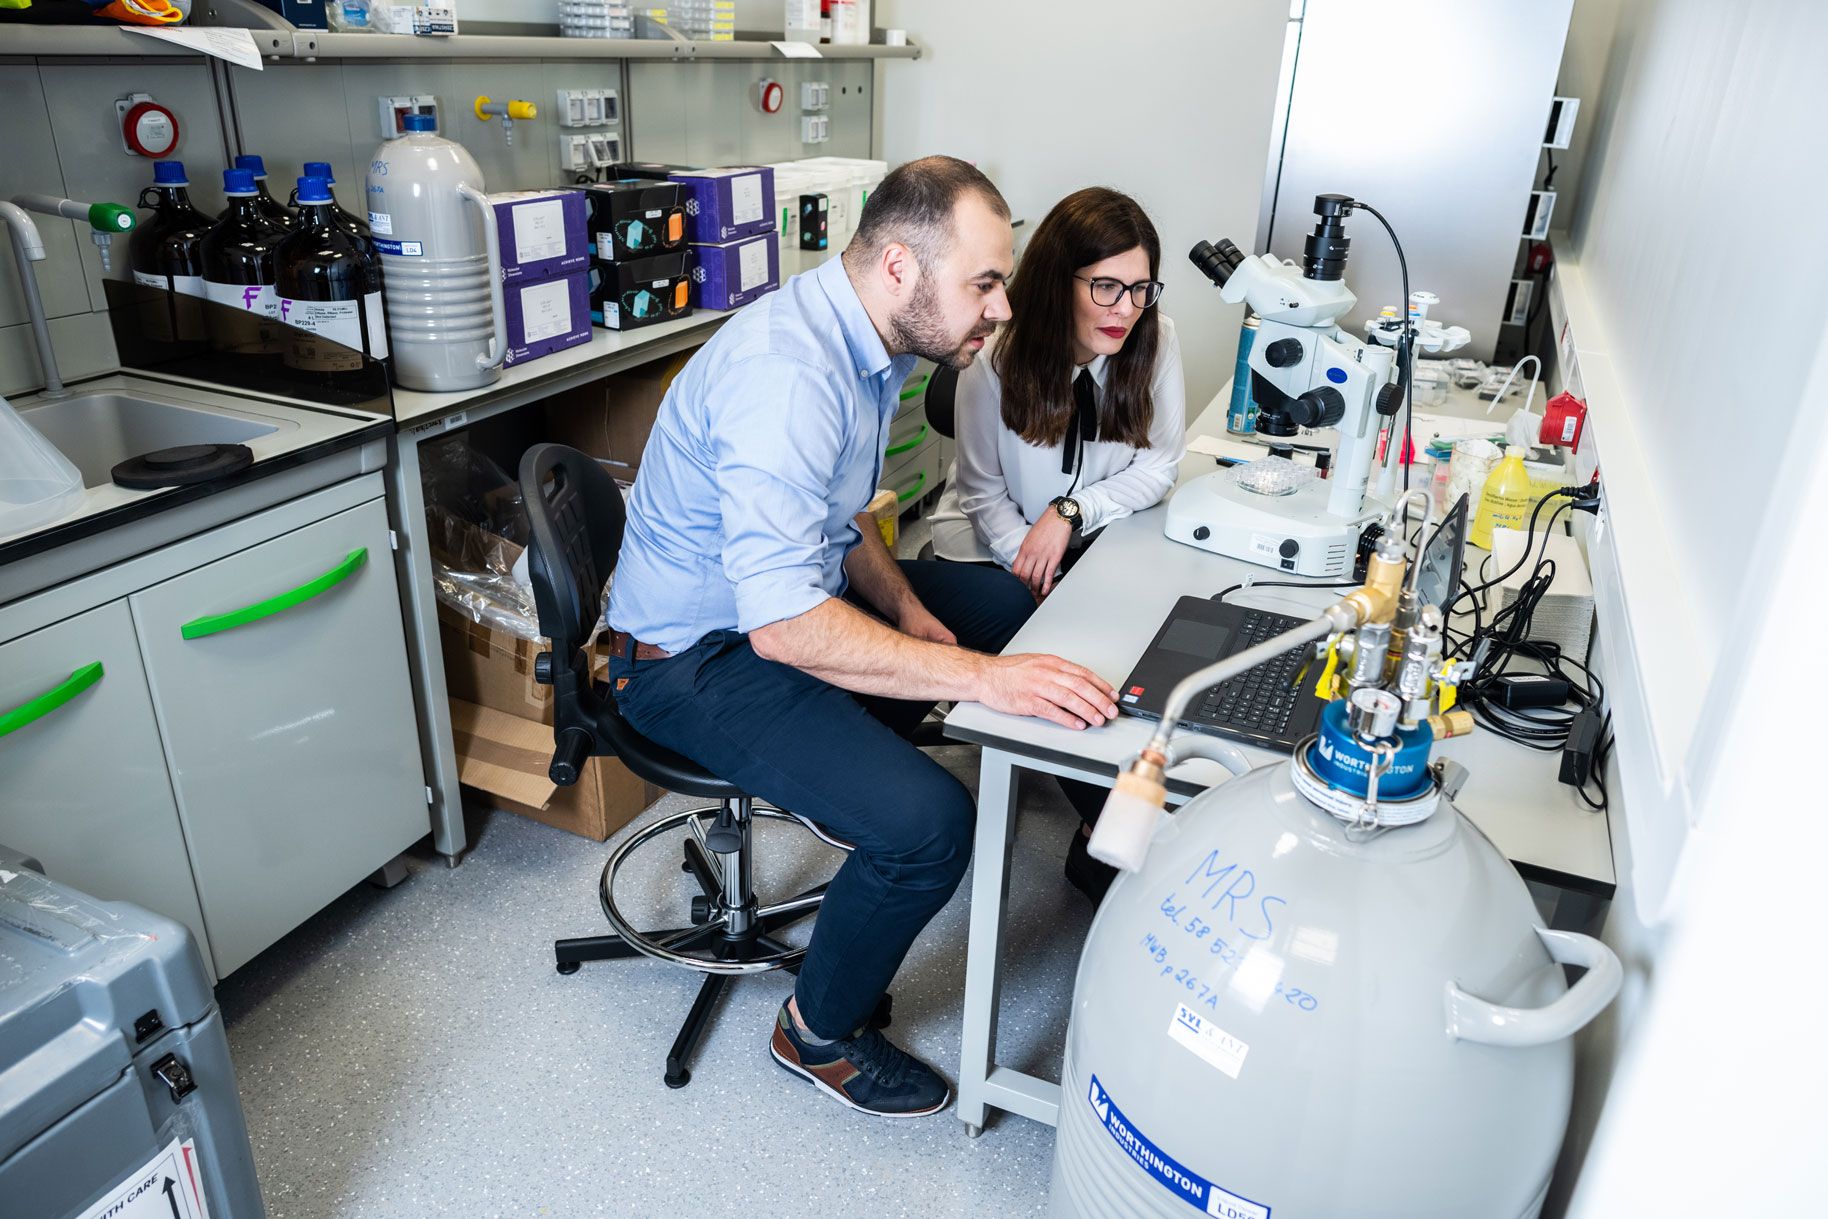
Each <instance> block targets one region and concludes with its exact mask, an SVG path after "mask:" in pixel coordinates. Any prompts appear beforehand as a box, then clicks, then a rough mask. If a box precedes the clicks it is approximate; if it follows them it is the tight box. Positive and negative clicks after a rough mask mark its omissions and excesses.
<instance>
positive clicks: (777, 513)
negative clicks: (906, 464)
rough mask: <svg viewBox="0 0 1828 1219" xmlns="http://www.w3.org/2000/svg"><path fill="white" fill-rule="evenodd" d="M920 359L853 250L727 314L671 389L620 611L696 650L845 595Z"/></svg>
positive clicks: (626, 625) (619, 591)
mask: <svg viewBox="0 0 1828 1219" xmlns="http://www.w3.org/2000/svg"><path fill="white" fill-rule="evenodd" d="M913 367H914V357H913V356H899V357H895V358H892V359H891V358H890V356H889V353H888V350H887V349H886V348H885V347H884V346H883V344H882V339H881V337H880V336H879V335H878V334H877V333H876V327H875V325H874V324H873V323H872V322H871V321H870V319H869V315H868V314H867V313H866V312H864V309H863V302H862V301H860V300H859V299H858V298H857V291H856V289H855V288H853V287H852V286H851V282H850V279H849V278H848V277H847V276H846V275H845V272H844V265H843V260H842V259H839V258H833V259H831V260H830V261H828V262H826V263H825V264H824V265H823V266H821V267H819V268H818V269H817V270H815V271H810V272H807V273H806V274H803V275H797V276H795V277H794V278H792V279H790V280H788V281H787V283H786V284H785V285H784V286H783V287H782V288H781V290H780V291H779V292H776V293H773V294H772V295H769V296H765V297H763V298H762V299H761V300H759V301H757V302H755V303H754V304H752V305H750V306H749V307H748V308H746V309H744V310H743V311H742V312H741V313H739V314H737V315H736V316H735V317H734V318H732V319H730V321H728V322H726V323H725V324H724V326H723V328H722V329H721V330H719V331H718V332H717V334H716V335H714V336H713V337H712V339H711V341H710V342H709V343H706V344H705V346H704V349H703V350H701V351H700V352H699V353H698V354H697V355H696V356H694V357H692V360H691V362H690V363H688V364H687V365H686V366H685V368H684V369H683V370H681V372H680V373H679V375H678V377H676V378H675V379H674V381H673V384H672V387H671V388H670V389H668V390H667V394H666V397H665V399H664V400H662V402H661V404H660V413H659V418H658V419H657V420H656V421H655V423H654V430H653V433H652V435H651V436H650V437H649V438H648V442H647V449H646V450H645V451H644V452H643V453H642V455H641V469H640V473H639V475H638V476H637V477H636V479H635V487H634V490H633V491H632V492H630V493H629V500H628V531H627V532H626V534H624V536H623V539H622V554H621V558H620V560H619V562H618V563H617V566H616V573H615V582H614V583H613V584H612V585H611V587H610V598H609V622H610V625H611V626H613V627H616V628H617V629H619V630H623V631H627V632H628V633H629V634H631V635H633V636H634V637H635V638H637V639H639V640H641V641H642V642H644V643H651V644H655V645H657V646H659V647H662V648H665V649H666V650H667V651H669V652H682V651H684V650H685V649H686V648H689V647H691V646H692V645H693V644H694V643H697V642H698V641H699V640H700V639H702V638H704V637H705V636H706V635H707V634H709V633H710V632H712V631H716V630H730V629H735V630H739V631H744V632H748V631H753V630H755V629H756V628H757V627H761V626H766V625H768V624H769V623H771V622H780V621H782V620H784V619H787V618H793V617H797V616H798V615H800V614H803V613H805V612H806V611H807V610H810V609H812V608H814V607H815V606H817V605H818V604H819V603H820V602H822V601H824V600H825V599H826V598H828V597H836V596H840V595H841V594H842V593H843V592H844V588H845V576H844V557H845V556H846V555H847V554H849V553H850V549H851V547H852V546H855V545H856V544H857V542H858V541H859V540H860V535H859V534H858V532H857V525H856V522H855V521H854V520H853V519H852V518H854V517H855V516H856V515H857V514H858V513H859V512H862V511H863V509H864V508H865V506H867V505H868V503H869V501H870V498H871V497H872V496H873V495H875V493H876V483H877V479H878V478H880V476H881V474H882V450H883V445H884V444H885V443H886V438H887V436H888V429H889V421H890V420H891V419H893V418H894V415H895V408H896V406H897V404H898V402H899V400H900V392H901V386H902V382H903V381H905V380H906V379H907V376H908V373H909V372H910V371H911V370H912V369H913Z"/></svg>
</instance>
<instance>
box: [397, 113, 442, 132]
mask: <svg viewBox="0 0 1828 1219" xmlns="http://www.w3.org/2000/svg"><path fill="white" fill-rule="evenodd" d="M400 125H401V126H402V127H404V128H406V130H408V131H430V130H432V128H434V127H436V126H437V125H438V124H437V123H435V122H434V121H433V120H432V116H431V115H429V114H409V115H407V116H406V118H405V119H404V120H402V121H401V124H400Z"/></svg>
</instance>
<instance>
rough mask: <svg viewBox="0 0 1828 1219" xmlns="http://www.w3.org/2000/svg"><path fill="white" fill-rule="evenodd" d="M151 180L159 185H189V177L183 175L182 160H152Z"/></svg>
mask: <svg viewBox="0 0 1828 1219" xmlns="http://www.w3.org/2000/svg"><path fill="white" fill-rule="evenodd" d="M152 180H153V182H154V183H156V184H157V185H159V186H189V185H190V179H189V178H187V177H185V176H184V162H182V161H154V162H153V163H152Z"/></svg>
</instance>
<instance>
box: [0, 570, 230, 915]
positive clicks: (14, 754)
mask: <svg viewBox="0 0 1828 1219" xmlns="http://www.w3.org/2000/svg"><path fill="white" fill-rule="evenodd" d="M9 729H10V730H9ZM0 733H3V735H0V842H5V843H7V844H9V845H11V846H14V847H16V848H18V849H19V850H22V851H24V852H25V853H26V854H28V855H33V856H36V857H37V858H38V859H39V860H40V861H41V862H43V864H44V866H45V871H46V874H47V875H50V876H54V877H56V878H57V879H58V880H59V881H60V882H62V883H64V884H67V885H70V886H71V887H72V888H76V889H81V890H83V891H84V892H87V893H105V894H107V895H108V896H109V898H110V899H112V900H116V901H125V902H132V903H133V904H134V905H137V906H145V907H148V908H149V909H153V910H157V911H158V912H159V913H161V914H163V915H165V916H166V917H167V918H170V919H173V920H175V921H177V922H180V923H183V924H184V925H185V926H187V927H189V928H190V930H191V934H193V935H195V936H196V937H197V943H198V944H206V943H208V939H207V937H206V936H205V934H204V924H203V914H202V911H201V910H199V909H198V907H197V893H196V889H195V887H194V886H193V884H192V882H191V871H190V859H189V857H188V856H187V855H186V853H185V850H184V835H183V832H182V831H181V830H180V829H179V826H178V808H177V804H176V803H175V802H174V800H173V799H172V792H171V783H170V781H169V780H168V779H167V777H166V769H165V755H164V752H163V750H162V749H161V748H160V744H159V729H158V725H157V723H156V722H155V720H154V718H153V711H152V698H151V697H150V695H149V694H148V693H147V689H146V672H145V670H144V669H143V668H142V667H141V664H140V649H139V642H138V640H137V639H136V638H135V636H134V631H133V618H132V616H131V615H130V614H129V613H128V610H127V603H126V602H125V601H124V600H116V601H113V602H110V603H108V604H106V605H102V606H99V607H97V608H95V609H92V610H90V611H88V612H87V613H82V614H77V615H75V616H74V617H71V618H67V619H65V620H64V621H62V622H58V623H56V624H54V625H52V626H48V627H45V628H44V629H42V630H38V631H34V632H32V633H31V634H28V635H25V636H23V637H21V638H18V639H15V640H13V641H12V642H10V643H6V644H0Z"/></svg>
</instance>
